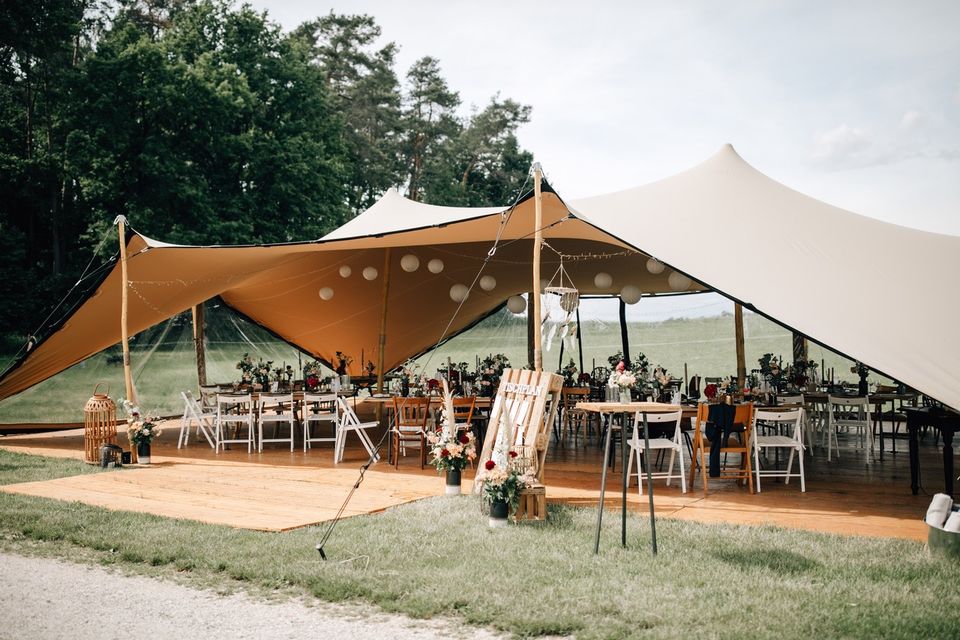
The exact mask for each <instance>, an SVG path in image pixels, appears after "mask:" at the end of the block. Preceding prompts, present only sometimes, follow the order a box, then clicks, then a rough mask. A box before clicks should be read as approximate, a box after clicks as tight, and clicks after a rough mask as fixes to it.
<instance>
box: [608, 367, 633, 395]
mask: <svg viewBox="0 0 960 640" xmlns="http://www.w3.org/2000/svg"><path fill="white" fill-rule="evenodd" d="M607 384H608V385H609V386H611V387H616V388H617V389H618V391H619V396H620V402H621V403H624V404H627V403H629V402H631V400H632V399H631V397H630V390H631V389H633V387H634V386H636V384H637V377H636V376H635V375H633V372H632V371H627V365H625V364H624V362H623V360H621V361H620V362H618V363H617V366H616V367H614V369H613V372H612V373H611V374H610V378H609V379H608V380H607Z"/></svg>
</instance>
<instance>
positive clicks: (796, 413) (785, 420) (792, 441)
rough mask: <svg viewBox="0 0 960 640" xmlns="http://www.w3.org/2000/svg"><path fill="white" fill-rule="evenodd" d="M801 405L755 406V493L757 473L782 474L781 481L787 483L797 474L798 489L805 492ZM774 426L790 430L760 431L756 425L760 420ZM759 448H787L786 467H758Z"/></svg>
mask: <svg viewBox="0 0 960 640" xmlns="http://www.w3.org/2000/svg"><path fill="white" fill-rule="evenodd" d="M803 413H804V411H803V408H802V407H793V408H790V409H757V410H756V412H755V413H754V416H753V420H754V423H753V424H754V429H753V462H754V464H753V473H754V475H756V477H757V493H760V477H761V476H765V477H768V478H784V484H790V478H796V477H799V478H800V491H803V492H806V490H807V484H806V479H805V477H804V473H803V449H804V447H803ZM761 423H762V424H764V425H766V426H767V427H771V428H773V429H774V430H775V431H778V432H779V430H780V429H781V428H783V427H785V428H786V429H787V430H788V431H789V432H790V433H789V434H788V435H781V434H780V433H774V434H767V435H761V433H760V430H759V429H758V427H759V425H760V424H761ZM761 449H789V450H790V459H789V460H788V461H787V468H786V470H785V471H781V470H779V469H764V470H761V469H760V450H761ZM795 454H800V455H799V456H797V457H798V458H799V462H800V472H799V473H792V471H793V456H794V455H795Z"/></svg>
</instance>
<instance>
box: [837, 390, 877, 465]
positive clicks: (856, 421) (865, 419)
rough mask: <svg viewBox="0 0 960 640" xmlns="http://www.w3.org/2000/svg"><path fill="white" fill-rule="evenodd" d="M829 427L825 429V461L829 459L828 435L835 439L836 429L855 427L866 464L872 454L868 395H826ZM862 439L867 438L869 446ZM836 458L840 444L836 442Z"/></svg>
mask: <svg viewBox="0 0 960 640" xmlns="http://www.w3.org/2000/svg"><path fill="white" fill-rule="evenodd" d="M827 408H828V411H829V414H828V415H829V428H828V429H827V432H828V433H827V461H829V460H830V437H831V436H833V439H834V441H835V442H836V441H837V430H838V429H839V428H840V427H843V428H845V429H847V430H850V429H856V430H857V433H858V435H859V436H860V441H861V443H862V444H863V448H864V455H865V457H866V461H867V464H870V460H871V457H872V455H873V424H872V423H871V422H870V397H869V396H857V397H846V396H828V397H827ZM864 440H869V443H870V446H869V447H867V443H866V442H864ZM837 458H838V459H839V458H840V444H839V442H837Z"/></svg>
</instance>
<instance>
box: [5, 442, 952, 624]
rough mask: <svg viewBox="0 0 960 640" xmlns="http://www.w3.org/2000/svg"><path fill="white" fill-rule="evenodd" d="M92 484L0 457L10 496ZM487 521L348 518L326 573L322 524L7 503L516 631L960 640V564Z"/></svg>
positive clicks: (10, 528)
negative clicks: (60, 483) (275, 528)
mask: <svg viewBox="0 0 960 640" xmlns="http://www.w3.org/2000/svg"><path fill="white" fill-rule="evenodd" d="M89 472H92V469H91V468H90V467H88V466H87V465H84V464H83V463H80V462H76V461H72V460H61V459H48V458H38V457H35V456H26V455H22V454H14V453H9V452H5V451H0V483H2V484H7V483H11V482H19V481H24V480H37V479H41V478H43V477H60V476H65V475H72V474H77V473H89ZM103 473H137V471H136V470H118V471H104V472H103ZM361 491H362V489H361ZM481 509H482V506H481V503H480V501H479V500H477V499H476V498H474V497H467V496H462V497H459V498H443V497H438V498H435V499H430V500H424V501H420V502H417V503H413V504H409V505H405V506H401V507H397V508H395V509H390V510H388V511H387V512H385V513H382V514H378V515H373V516H364V517H357V518H352V519H348V520H345V521H343V522H341V523H340V525H339V526H338V528H337V530H336V532H335V533H334V535H333V537H332V538H331V540H330V542H329V543H328V544H327V547H326V551H327V555H328V558H329V560H328V561H326V562H323V561H322V560H320V558H319V557H318V554H317V552H316V551H315V550H314V545H315V543H316V542H317V540H318V539H319V537H320V534H321V530H320V529H319V528H309V529H300V530H295V531H291V532H287V533H282V534H270V533H258V532H252V531H241V530H235V529H230V528H227V527H222V526H213V525H205V524H200V523H196V522H191V521H179V520H172V519H166V518H161V517H157V516H150V515H140V514H133V513H125V512H111V511H107V510H104V509H100V508H96V507H90V506H86V505H83V504H78V503H63V502H57V501H51V500H46V499H41V498H32V497H26V496H15V495H8V494H3V493H0V541H2V543H0V546H2V547H3V548H5V549H8V550H11V551H14V552H19V553H39V554H44V555H56V556H60V557H66V558H71V559H77V560H81V561H89V562H98V563H101V564H104V565H118V566H120V567H121V568H123V569H124V570H126V571H134V572H139V573H144V574H147V575H158V576H166V577H171V576H177V577H178V579H179V580H181V581H185V582H187V583H188V584H192V585H194V586H200V587H211V588H215V589H217V590H222V591H229V590H233V589H236V588H243V589H249V590H252V591H254V592H257V593H261V594H262V593H265V592H267V593H270V594H273V595H274V597H295V596H298V595H304V594H311V595H313V596H315V597H317V598H320V599H323V600H329V601H344V600H359V601H365V602H369V603H373V604H375V605H378V606H380V607H382V608H383V609H385V610H387V611H392V612H400V613H404V614H407V615H410V616H413V617H417V618H429V617H431V616H439V615H446V616H453V617H455V618H461V619H463V620H464V621H465V622H466V623H469V624H476V625H485V626H491V627H494V628H497V629H500V630H502V631H504V632H507V633H509V634H513V635H516V636H538V635H547V634H569V635H573V636H576V637H578V638H624V637H698V638H699V637H716V638H741V637H771V638H773V637H776V638H783V637H820V638H836V637H846V638H853V637H862V638H875V637H900V638H934V637H942V638H956V637H958V636H960V590H958V589H957V588H956V583H957V580H956V578H957V570H958V568H960V565H957V564H956V563H949V562H945V561H943V560H938V559H933V558H931V557H929V556H928V554H927V552H926V550H925V549H924V547H923V545H920V544H917V543H912V542H908V541H903V540H883V539H869V538H850V537H839V536H830V535H823V534H816V533H808V532H803V531H791V530H785V529H777V528H771V527H738V526H710V525H702V524H696V523H691V522H680V521H670V520H660V521H659V522H658V534H659V541H660V554H659V555H658V556H657V557H656V558H653V557H651V555H650V552H649V546H648V544H647V535H648V529H647V527H646V525H645V523H644V518H643V517H641V516H636V517H631V519H630V521H629V523H628V528H629V529H628V531H629V542H630V548H628V549H626V550H623V549H620V548H619V547H618V546H617V542H618V540H619V520H618V518H617V517H615V515H614V514H612V513H611V515H610V516H609V517H608V518H607V519H606V525H605V529H604V534H603V544H602V547H601V553H600V555H599V556H598V557H597V556H593V555H592V545H593V527H594V526H595V523H596V520H595V517H596V511H594V510H591V509H574V508H564V507H551V510H550V520H549V521H548V522H546V523H542V524H525V525H523V526H510V527H508V528H506V529H499V530H491V529H489V528H488V527H487V525H486V517H485V515H484V514H483V513H482V511H481ZM424 624H425V625H429V624H430V623H429V622H424Z"/></svg>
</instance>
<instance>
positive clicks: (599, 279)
mask: <svg viewBox="0 0 960 640" xmlns="http://www.w3.org/2000/svg"><path fill="white" fill-rule="evenodd" d="M593 284H594V285H595V286H596V287H597V288H598V289H609V288H610V285H612V284H613V276H611V275H610V274H609V273H604V272H603V271H601V272H600V273H598V274H597V275H595V276H593Z"/></svg>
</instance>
